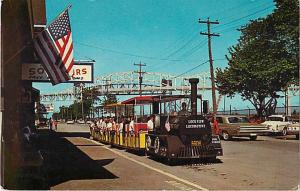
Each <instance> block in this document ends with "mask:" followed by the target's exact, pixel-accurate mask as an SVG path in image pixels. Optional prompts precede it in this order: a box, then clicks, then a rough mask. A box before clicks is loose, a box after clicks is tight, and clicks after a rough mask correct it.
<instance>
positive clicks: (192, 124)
mask: <svg viewBox="0 0 300 191" xmlns="http://www.w3.org/2000/svg"><path fill="white" fill-rule="evenodd" d="M185 128H187V129H192V128H197V129H201V128H206V126H205V124H204V120H199V119H190V120H188V121H187V124H186V125H185Z"/></svg>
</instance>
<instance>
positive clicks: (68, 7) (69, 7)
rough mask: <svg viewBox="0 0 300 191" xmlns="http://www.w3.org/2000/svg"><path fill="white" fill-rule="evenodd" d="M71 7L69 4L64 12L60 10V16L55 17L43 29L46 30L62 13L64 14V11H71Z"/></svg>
mask: <svg viewBox="0 0 300 191" xmlns="http://www.w3.org/2000/svg"><path fill="white" fill-rule="evenodd" d="M71 7H72V5H71V4H70V5H68V6H67V7H66V8H65V9H64V10H62V11H61V12H60V14H59V15H58V16H56V17H55V18H54V19H52V21H51V22H50V23H49V24H48V25H47V26H46V27H45V28H47V27H48V26H49V25H51V24H52V23H53V21H55V20H56V19H57V18H58V17H60V16H61V14H62V13H63V12H65V11H66V10H69V9H71Z"/></svg>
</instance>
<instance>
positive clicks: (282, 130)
mask: <svg viewBox="0 0 300 191" xmlns="http://www.w3.org/2000/svg"><path fill="white" fill-rule="evenodd" d="M292 123H293V121H292V119H291V117H290V116H285V115H270V116H269V117H268V118H267V120H266V121H265V122H263V123H262V124H263V125H267V126H268V127H269V128H270V130H271V132H272V133H273V134H281V135H284V136H285V135H286V134H287V126H288V125H289V124H292Z"/></svg>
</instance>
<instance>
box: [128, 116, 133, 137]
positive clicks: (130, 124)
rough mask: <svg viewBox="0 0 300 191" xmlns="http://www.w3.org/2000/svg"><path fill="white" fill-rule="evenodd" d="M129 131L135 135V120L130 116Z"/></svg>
mask: <svg viewBox="0 0 300 191" xmlns="http://www.w3.org/2000/svg"><path fill="white" fill-rule="evenodd" d="M129 133H130V134H131V135H133V133H134V120H133V117H130V123H129Z"/></svg>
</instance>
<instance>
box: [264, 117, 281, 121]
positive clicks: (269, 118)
mask: <svg viewBox="0 0 300 191" xmlns="http://www.w3.org/2000/svg"><path fill="white" fill-rule="evenodd" d="M267 121H283V118H282V117H268V120H267Z"/></svg>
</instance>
